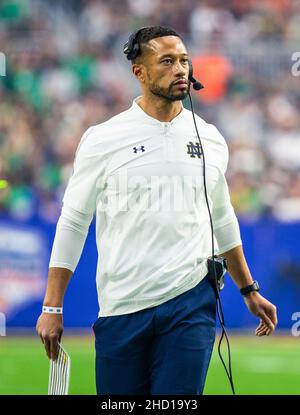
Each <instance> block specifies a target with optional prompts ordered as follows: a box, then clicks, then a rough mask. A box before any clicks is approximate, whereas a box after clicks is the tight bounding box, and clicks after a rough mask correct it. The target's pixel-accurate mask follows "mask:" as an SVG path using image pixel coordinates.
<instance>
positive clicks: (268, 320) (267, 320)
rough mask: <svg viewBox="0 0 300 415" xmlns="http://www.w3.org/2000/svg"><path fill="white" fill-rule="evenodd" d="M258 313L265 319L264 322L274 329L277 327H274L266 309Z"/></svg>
mask: <svg viewBox="0 0 300 415" xmlns="http://www.w3.org/2000/svg"><path fill="white" fill-rule="evenodd" d="M258 315H259V317H260V318H261V319H262V320H263V322H264V323H265V324H266V326H268V327H269V328H270V329H272V330H274V328H275V327H274V324H273V322H272V320H271V319H270V318H269V317H268V316H267V314H266V313H265V312H264V311H260V312H259V314H258Z"/></svg>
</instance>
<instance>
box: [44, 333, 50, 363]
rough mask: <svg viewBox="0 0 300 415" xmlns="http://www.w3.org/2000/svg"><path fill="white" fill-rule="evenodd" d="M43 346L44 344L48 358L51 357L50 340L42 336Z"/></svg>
mask: <svg viewBox="0 0 300 415" xmlns="http://www.w3.org/2000/svg"><path fill="white" fill-rule="evenodd" d="M44 346H45V350H46V354H47V356H48V358H49V359H50V358H51V355H50V340H49V338H48V337H44Z"/></svg>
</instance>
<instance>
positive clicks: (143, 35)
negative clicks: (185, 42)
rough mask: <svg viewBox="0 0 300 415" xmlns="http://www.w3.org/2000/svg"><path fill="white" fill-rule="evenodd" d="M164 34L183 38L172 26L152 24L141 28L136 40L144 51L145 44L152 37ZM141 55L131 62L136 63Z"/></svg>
mask: <svg viewBox="0 0 300 415" xmlns="http://www.w3.org/2000/svg"><path fill="white" fill-rule="evenodd" d="M163 36H177V37H179V38H180V39H181V36H180V35H179V34H178V33H177V32H175V30H173V29H171V28H170V27H164V26H150V27H145V28H143V29H141V31H140V32H139V33H138V34H137V36H136V38H135V41H136V42H138V44H139V45H140V47H141V51H142V45H143V44H146V43H148V42H149V41H150V40H152V39H155V38H157V37H163ZM139 56H140V54H139V55H138V56H137V57H136V58H135V59H132V60H131V63H136V60H137V59H138V57H139Z"/></svg>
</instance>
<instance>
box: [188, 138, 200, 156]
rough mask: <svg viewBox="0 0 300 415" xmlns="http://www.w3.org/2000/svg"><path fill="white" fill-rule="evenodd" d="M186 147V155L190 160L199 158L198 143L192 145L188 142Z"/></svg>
mask: <svg viewBox="0 0 300 415" xmlns="http://www.w3.org/2000/svg"><path fill="white" fill-rule="evenodd" d="M186 146H187V148H188V151H187V154H190V155H191V157H192V158H195V156H197V157H198V158H200V157H201V154H202V151H201V147H200V144H199V143H196V144H194V143H192V142H191V141H190V142H189V144H187V145H186Z"/></svg>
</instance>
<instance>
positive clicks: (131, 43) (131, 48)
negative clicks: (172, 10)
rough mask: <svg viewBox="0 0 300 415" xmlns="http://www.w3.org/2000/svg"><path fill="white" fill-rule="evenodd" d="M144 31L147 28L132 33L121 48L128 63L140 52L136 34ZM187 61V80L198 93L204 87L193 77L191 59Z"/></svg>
mask: <svg viewBox="0 0 300 415" xmlns="http://www.w3.org/2000/svg"><path fill="white" fill-rule="evenodd" d="M144 29H147V28H146V27H142V28H141V29H139V30H137V31H136V32H134V33H132V35H130V37H129V39H128V41H127V42H126V43H125V45H124V47H123V52H124V53H125V55H126V57H127V59H128V60H130V61H131V60H133V59H135V58H136V57H137V56H138V55H139V53H140V51H141V47H140V44H139V42H138V41H137V37H138V34H139V33H140V32H141V31H142V30H144ZM188 61H189V75H188V79H189V81H191V83H192V84H193V88H194V89H195V90H196V91H199V90H200V89H202V88H204V86H203V85H202V84H201V83H200V82H199V81H197V80H196V79H195V78H194V77H193V63H192V60H191V59H189V60H188Z"/></svg>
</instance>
